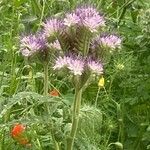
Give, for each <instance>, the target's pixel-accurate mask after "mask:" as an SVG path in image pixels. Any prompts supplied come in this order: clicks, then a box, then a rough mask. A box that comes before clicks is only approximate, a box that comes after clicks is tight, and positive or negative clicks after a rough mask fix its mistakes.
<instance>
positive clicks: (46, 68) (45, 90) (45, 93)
mask: <svg viewBox="0 0 150 150" xmlns="http://www.w3.org/2000/svg"><path fill="white" fill-rule="evenodd" d="M47 94H48V63H45V64H44V95H47Z"/></svg>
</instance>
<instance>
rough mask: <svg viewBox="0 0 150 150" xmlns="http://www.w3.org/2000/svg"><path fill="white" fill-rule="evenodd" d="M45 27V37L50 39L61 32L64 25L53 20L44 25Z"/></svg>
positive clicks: (59, 21)
mask: <svg viewBox="0 0 150 150" xmlns="http://www.w3.org/2000/svg"><path fill="white" fill-rule="evenodd" d="M43 27H44V34H45V36H46V37H50V36H53V35H54V34H55V33H59V32H60V31H61V29H62V28H63V23H62V21H61V20H59V19H56V18H52V19H49V20H47V21H46V22H45V23H43Z"/></svg>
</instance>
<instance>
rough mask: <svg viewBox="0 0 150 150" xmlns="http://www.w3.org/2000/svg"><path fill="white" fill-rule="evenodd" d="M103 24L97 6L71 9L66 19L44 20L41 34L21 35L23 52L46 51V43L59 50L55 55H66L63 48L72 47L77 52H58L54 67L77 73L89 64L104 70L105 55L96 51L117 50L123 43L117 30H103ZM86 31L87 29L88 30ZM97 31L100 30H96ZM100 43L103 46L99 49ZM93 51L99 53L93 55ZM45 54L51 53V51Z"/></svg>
mask: <svg viewBox="0 0 150 150" xmlns="http://www.w3.org/2000/svg"><path fill="white" fill-rule="evenodd" d="M103 26H105V19H104V16H103V15H101V14H100V13H99V12H98V11H97V10H96V9H95V8H94V7H93V6H81V7H78V8H76V9H75V10H74V11H72V12H70V13H67V14H66V15H65V17H64V18H63V19H58V18H50V19H48V20H46V21H45V22H44V23H43V28H42V31H41V32H40V34H37V35H29V36H25V37H23V38H22V39H21V53H22V55H23V56H26V57H29V56H31V55H33V54H34V53H36V52H43V51H41V50H43V49H45V47H46V48H47V49H48V50H58V52H57V53H55V55H56V54H61V55H62V54H63V52H60V50H62V49H63V50H64V49H67V48H66V47H69V48H68V49H67V50H66V51H67V53H71V54H73V53H74V52H75V53H76V54H75V55H74V54H73V55H67V56H58V58H56V60H55V63H54V66H53V69H54V70H56V69H58V70H59V69H61V68H63V67H67V68H68V69H69V70H70V71H71V72H72V73H73V74H74V75H82V73H83V72H84V71H85V70H86V69H85V68H88V69H89V70H90V71H91V72H93V73H96V74H101V73H102V72H103V66H102V64H101V61H100V60H98V58H102V57H103V56H102V57H101V56H100V57H97V56H96V55H98V54H102V53H101V52H97V51H98V50H106V49H112V50H113V49H116V48H120V47H121V38H120V37H119V36H117V35H114V34H106V35H103V34H102V33H101V34H99V31H100V30H98V29H99V28H100V27H103ZM70 27H71V28H70ZM68 29H71V30H68ZM72 29H73V30H72ZM80 29H81V30H80ZM82 29H86V30H82ZM87 29H88V30H87ZM89 31H90V32H89ZM83 32H86V34H84V33H83ZM95 32H97V33H96V34H95ZM101 32H102V30H101ZM82 35H83V38H82ZM102 35H103V36H102ZM84 36H87V37H84ZM95 36H96V37H95ZM60 43H61V44H60ZM63 46H64V47H63ZM97 47H100V48H99V49H97ZM82 49H83V51H82ZM110 51H111V50H110ZM52 52H54V51H52ZM93 52H94V53H95V55H93ZM44 54H45V55H47V54H48V53H43V55H44ZM40 55H42V53H40ZM79 56H80V57H79ZM87 57H88V59H87ZM44 58H45V57H44ZM46 58H48V57H46ZM89 58H92V59H89Z"/></svg>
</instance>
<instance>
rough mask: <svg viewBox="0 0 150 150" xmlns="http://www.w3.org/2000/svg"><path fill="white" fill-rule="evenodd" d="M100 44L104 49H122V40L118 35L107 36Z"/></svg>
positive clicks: (101, 39) (100, 40)
mask: <svg viewBox="0 0 150 150" xmlns="http://www.w3.org/2000/svg"><path fill="white" fill-rule="evenodd" d="M99 42H100V43H101V44H102V46H104V47H108V48H111V49H115V48H120V47H121V38H119V37H118V36H116V35H106V36H103V37H100V38H99Z"/></svg>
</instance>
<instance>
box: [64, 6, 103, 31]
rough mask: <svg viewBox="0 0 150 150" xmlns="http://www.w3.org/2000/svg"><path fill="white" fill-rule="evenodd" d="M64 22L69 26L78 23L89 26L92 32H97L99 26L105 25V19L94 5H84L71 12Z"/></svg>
mask: <svg viewBox="0 0 150 150" xmlns="http://www.w3.org/2000/svg"><path fill="white" fill-rule="evenodd" d="M64 24H65V25H66V26H68V27H70V26H73V25H75V24H77V25H78V26H85V27H87V28H88V29H89V30H90V31H91V32H96V31H97V29H98V28H99V27H101V26H105V20H104V17H103V16H102V15H100V14H99V13H98V12H97V10H96V9H95V8H94V7H91V6H88V7H85V6H82V7H80V8H77V9H76V10H75V11H74V12H72V13H71V14H67V15H66V18H65V19H64Z"/></svg>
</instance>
